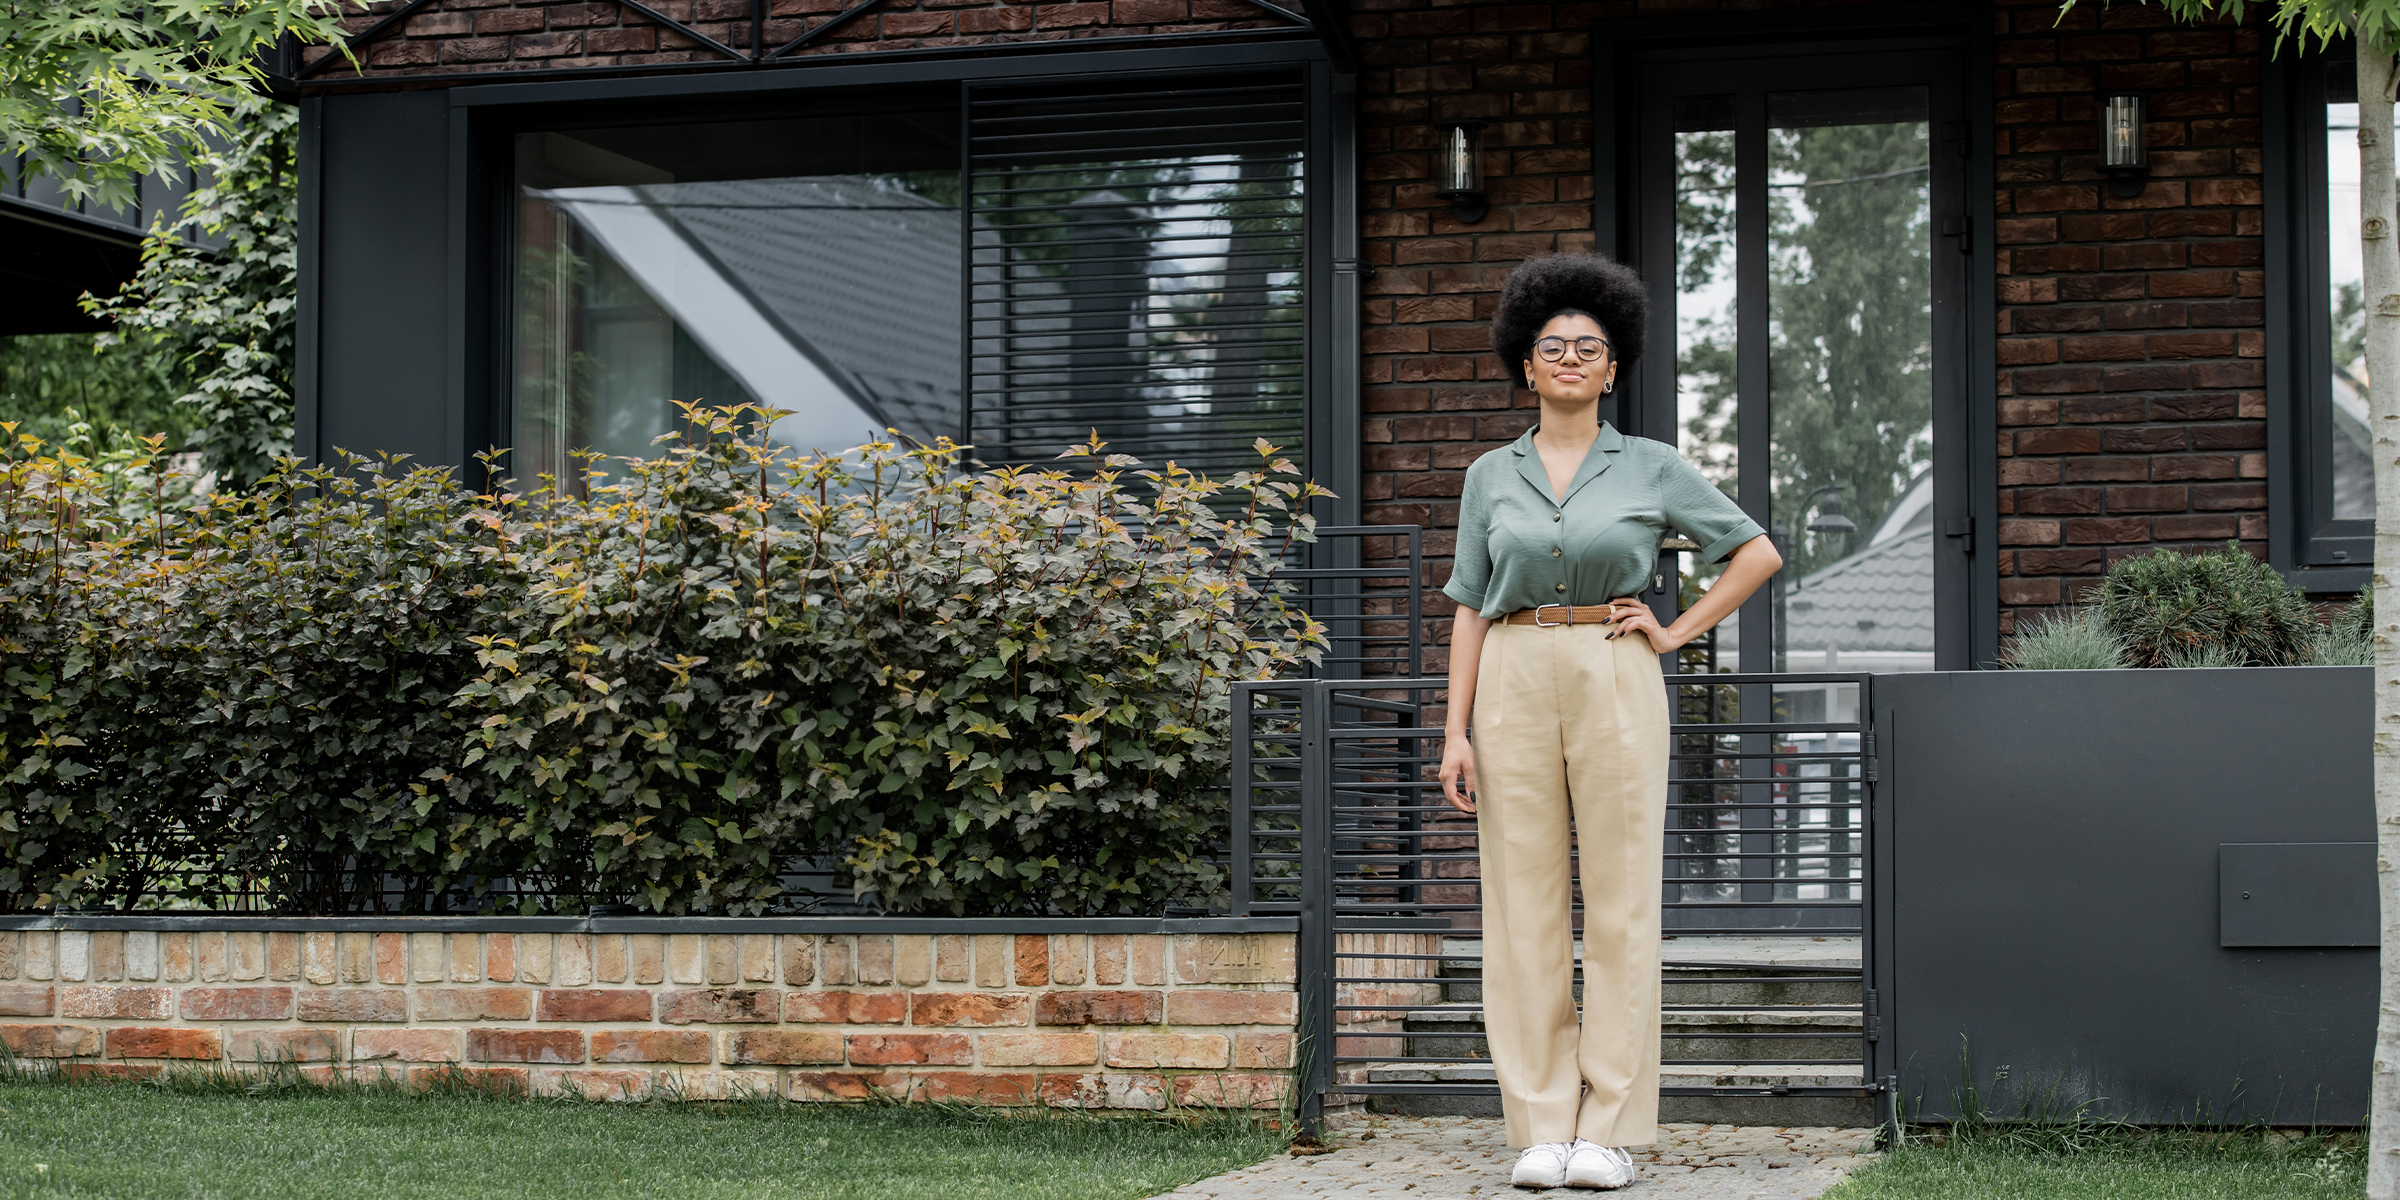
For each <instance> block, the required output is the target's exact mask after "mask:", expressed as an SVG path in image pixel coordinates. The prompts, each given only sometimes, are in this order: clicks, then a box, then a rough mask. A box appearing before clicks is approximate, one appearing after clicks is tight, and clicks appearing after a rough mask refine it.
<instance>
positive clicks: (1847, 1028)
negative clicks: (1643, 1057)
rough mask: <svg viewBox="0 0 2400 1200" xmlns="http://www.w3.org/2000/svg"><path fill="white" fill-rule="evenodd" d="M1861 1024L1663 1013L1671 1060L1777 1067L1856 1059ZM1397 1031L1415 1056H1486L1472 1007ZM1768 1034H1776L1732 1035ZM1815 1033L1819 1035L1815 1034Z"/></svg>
mask: <svg viewBox="0 0 2400 1200" xmlns="http://www.w3.org/2000/svg"><path fill="white" fill-rule="evenodd" d="M1864 1024H1865V1021H1864V1018H1863V1017H1862V1016H1861V1014H1860V1013H1859V1011H1858V1010H1857V1009H1818V1010H1809V1009H1761V1008H1742V1009H1731V1010H1720V1011H1707V1012H1690V1011H1681V1010H1674V1009H1670V1010H1669V1011H1667V1012H1664V1013H1662V1014H1661V1015H1660V1029H1659V1032H1660V1035H1661V1038H1662V1046H1661V1049H1662V1050H1663V1052H1664V1054H1665V1056H1666V1057H1668V1058H1698V1059H1711V1060H1716V1061H1721V1062H1733V1063H1744V1062H1774V1061H1779V1060H1782V1059H1790V1058H1847V1057H1851V1056H1854V1055H1856V1054H1858V1053H1859V1042H1858V1039H1859V1032H1860V1030H1861V1029H1862V1028H1863V1026H1864ZM1401 1028H1402V1029H1403V1030H1405V1031H1406V1032H1407V1033H1408V1034H1409V1035H1410V1036H1409V1037H1408V1038H1407V1040H1406V1042H1405V1045H1406V1046H1407V1047H1408V1050H1407V1053H1408V1054H1409V1055H1410V1056H1411V1057H1416V1058H1436V1057H1444V1058H1484V1057H1487V1055H1488V1053H1489V1052H1488V1051H1487V1050H1486V1049H1485V1047H1484V1042H1483V1039H1482V1038H1481V1037H1478V1036H1473V1035H1478V1034H1481V1033H1482V1032H1483V1031H1484V1025H1483V1013H1482V1011H1481V1010H1480V1009H1479V1008H1477V1007H1475V1006H1472V1005H1443V1006H1440V1007H1434V1008H1419V1009H1412V1010H1410V1011H1409V1013H1408V1014H1407V1015H1406V1016H1405V1017H1403V1018H1402V1021H1401ZM1747 1034H1762V1035H1763V1034H1772V1035H1780V1036H1758V1037H1749V1036H1734V1035H1747ZM1812 1035H1820V1036H1812Z"/></svg>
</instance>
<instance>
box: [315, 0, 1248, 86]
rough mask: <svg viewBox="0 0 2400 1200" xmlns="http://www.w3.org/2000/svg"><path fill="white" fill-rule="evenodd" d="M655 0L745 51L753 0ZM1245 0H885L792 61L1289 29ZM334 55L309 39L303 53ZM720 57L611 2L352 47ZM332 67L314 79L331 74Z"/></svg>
mask: <svg viewBox="0 0 2400 1200" xmlns="http://www.w3.org/2000/svg"><path fill="white" fill-rule="evenodd" d="M400 6H401V0H374V2H373V3H371V4H367V5H363V6H361V8H360V12H359V15H357V16H355V17H352V18H350V19H349V20H348V21H347V24H348V25H349V27H350V28H351V29H352V30H353V31H354V32H355V31H358V30H363V29H365V28H366V27H368V26H370V25H373V24H374V23H376V22H377V21H379V20H381V19H382V18H383V16H384V15H385V14H388V13H390V12H392V11H393V10H395V9H397V8H399V7H400ZM650 7H652V8H655V9H657V10H658V11H659V12H662V13H665V14H666V15H667V16H669V17H672V18H674V19H675V20H677V21H680V22H682V23H684V24H686V25H688V26H690V27H691V28H693V29H695V30H697V31H699V32H700V33H702V34H705V35H707V36H708V37H710V38H713V39H715V40H717V41H719V42H722V43H724V44H725V45H728V46H732V47H735V48H736V49H741V50H745V51H746V50H749V49H750V48H751V47H750V0H656V2H655V3H653V4H651V6H650ZM846 7H848V0H772V2H771V4H770V5H769V8H768V17H767V21H766V25H765V37H764V40H763V45H764V46H765V47H766V48H768V49H773V48H774V47H777V46H780V45H783V44H784V43H786V42H789V41H791V40H792V39H793V38H796V37H798V36H800V34H801V33H802V32H803V31H804V30H807V29H813V28H815V27H817V26H818V25H821V24H823V23H824V22H825V21H826V20H827V19H828V18H829V17H831V16H833V15H834V14H835V13H838V12H840V11H841V10H842V9H844V8H846ZM1289 26H1290V22H1288V21H1285V20H1283V19H1282V18H1280V17H1277V16H1275V15H1274V14H1272V13H1269V12H1267V11H1266V10H1264V9H1261V8H1259V7H1258V6H1257V5H1255V4H1251V3H1249V2H1248V0H1034V2H1031V3H1012V2H1007V0H885V2H884V3H882V4H878V5H875V6H874V7H872V8H870V9H868V10H866V11H864V12H862V13H860V14H858V15H857V16H854V17H851V18H849V19H848V20H845V21H844V22H842V24H841V25H839V26H837V27H836V28H835V29H833V31H832V32H830V33H827V34H825V35H823V37H822V38H821V39H820V40H818V41H816V42H813V43H811V44H810V45H808V46H804V47H802V48H801V49H799V50H796V51H793V52H792V54H791V57H802V56H808V55H821V54H849V53H857V52H860V51H871V50H919V49H929V48H935V47H943V46H969V45H982V44H993V43H1005V42H1044V41H1065V40H1070V39H1076V38H1097V37H1125V36H1132V35H1142V34H1158V33H1205V32H1209V31H1213V30H1232V29H1254V28H1270V27H1289ZM329 53H331V51H330V50H329V49H327V48H325V47H315V48H312V49H310V50H308V51H307V52H306V53H305V54H304V56H303V57H304V61H307V62H312V63H313V62H315V61H317V60H318V59H321V58H323V57H324V56H325V55H327V54H329ZM724 57H725V56H724V55H722V54H720V53H718V52H716V51H714V50H712V49H709V48H708V47H706V46H704V45H702V44H701V43H700V42H698V41H695V40H694V39H692V38H691V37H689V36H687V35H685V34H683V33H680V32H677V31H676V30H674V29H671V28H668V27H666V26H663V25H660V24H659V23H658V22H656V21H653V20H651V19H650V18H648V17H645V16H643V15H642V14H641V13H639V12H637V11H635V10H633V9H631V8H627V7H624V6H622V5H619V4H615V3H612V2H611V0H590V2H588V3H587V2H583V0H574V2H561V3H541V2H539V0H437V2H436V3H433V4H430V5H428V6H426V7H425V8H424V9H422V10H420V11H418V12H416V13H413V14H411V15H410V16H409V17H407V18H406V19H405V20H404V21H402V22H401V25H400V28H398V29H397V30H394V31H391V32H388V33H386V34H385V35H383V36H381V37H379V38H377V39H376V40H375V41H374V42H373V43H371V44H370V45H368V46H367V47H366V48H365V50H364V52H363V53H361V54H360V55H359V60H360V62H361V63H362V64H363V65H364V67H365V68H366V72H365V73H366V74H368V75H440V74H458V73H464V72H474V71H523V70H550V69H556V68H564V67H617V66H647V65H652V64H657V63H682V62H709V61H720V62H721V61H724ZM349 74H350V72H349V69H348V68H346V67H344V66H341V65H340V64H336V65H334V66H331V67H328V68H326V69H325V70H324V71H322V72H319V73H318V74H317V75H316V76H315V77H313V78H314V80H331V79H340V78H344V77H347V76H349Z"/></svg>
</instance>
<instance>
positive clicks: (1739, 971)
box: [1368, 933, 1875, 1127]
mask: <svg viewBox="0 0 2400 1200" xmlns="http://www.w3.org/2000/svg"><path fill="white" fill-rule="evenodd" d="M1443 953H1444V955H1446V956H1448V957H1445V958H1444V959H1443V961H1442V962H1441V964H1440V966H1439V970H1438V974H1439V976H1440V979H1441V983H1442V1000H1443V1001H1444V1003H1442V1004H1439V1005H1429V1006H1425V1007H1420V1008H1417V1009H1413V1010H1410V1011H1409V1012H1408V1014H1407V1015H1406V1017H1405V1019H1404V1020H1403V1021H1402V1029H1403V1030H1404V1031H1405V1034H1406V1036H1405V1038H1404V1040H1403V1042H1402V1044H1403V1045H1404V1046H1405V1047H1406V1049H1405V1050H1404V1051H1403V1053H1406V1054H1408V1055H1409V1056H1411V1057H1419V1058H1456V1059H1462V1060H1472V1059H1478V1058H1483V1057H1485V1055H1486V1054H1487V1051H1486V1050H1485V1048H1484V1043H1483V1039H1481V1038H1480V1037H1473V1036H1469V1035H1472V1034H1480V1033H1481V1032H1483V1017H1482V1014H1481V1013H1480V1012H1479V1011H1477V1006H1478V1005H1480V1004H1481V1002H1482V997H1483V986H1482V984H1483V980H1482V974H1483V972H1482V964H1481V961H1480V960H1481V957H1482V953H1483V942H1482V939H1481V938H1480V937H1479V936H1477V935H1475V934H1472V933H1466V934H1459V935H1456V936H1453V937H1450V938H1447V939H1445V940H1444V944H1443ZM1575 953H1576V958H1577V960H1578V961H1579V962H1580V960H1581V958H1582V954H1583V946H1582V943H1581V942H1580V941H1578V942H1577V944H1576V947H1575ZM1660 957H1661V958H1662V959H1663V961H1664V967H1665V978H1664V981H1663V982H1664V999H1665V1002H1666V1009H1667V1011H1665V1012H1663V1013H1662V1014H1661V1029H1660V1032H1661V1034H1662V1035H1663V1044H1662V1047H1661V1048H1662V1050H1663V1051H1664V1056H1665V1057H1667V1058H1670V1059H1677V1058H1680V1059H1705V1060H1716V1061H1717V1062H1722V1063H1724V1064H1725V1065H1722V1066H1717V1065H1710V1066H1684V1067H1672V1066H1671V1067H1668V1068H1667V1069H1666V1070H1667V1072H1668V1074H1666V1075H1664V1076H1662V1078H1661V1080H1660V1083H1661V1084H1662V1085H1663V1086H1666V1087H1680V1088H1727V1089H1751V1088H1768V1087H1775V1086H1779V1085H1780V1086H1785V1087H1856V1086H1858V1085H1859V1083H1860V1072H1859V1070H1858V1068H1856V1067H1828V1066H1818V1065H1805V1064H1784V1063H1777V1062H1774V1061H1771V1060H1773V1059H1776V1058H1848V1057H1854V1056H1856V1055H1857V1054H1858V1053H1859V1034H1860V1029H1861V1025H1862V1020H1863V1019H1862V1017H1861V1015H1860V1011H1859V1009H1858V1008H1857V1007H1855V1006H1856V1005H1858V1004H1859V1003H1860V1001H1861V999H1862V993H1861V990H1860V983H1859V980H1858V977H1857V975H1856V972H1857V971H1858V969H1859V962H1860V945H1859V940H1858V939H1857V938H1855V937H1819V936H1813V935H1812V936H1782V937H1670V938H1667V939H1665V940H1664V941H1663V942H1662V943H1661V945H1660ZM1845 976H1846V977H1845ZM1577 990H1578V992H1579V993H1580V991H1581V989H1580V988H1579V989H1577ZM1695 1008H1699V1009H1705V1010H1707V1011H1693V1010H1694V1009H1695ZM1737 1033H1739V1034H1749V1033H1783V1034H1801V1035H1821V1036H1800V1037H1772V1038H1766V1037H1759V1038H1752V1037H1729V1036H1726V1035H1728V1034H1737ZM1368 1077H1369V1079H1371V1080H1372V1081H1374V1082H1378V1083H1408V1082H1418V1083H1480V1084H1489V1083H1491V1082H1492V1069H1491V1067H1490V1066H1488V1065H1486V1064H1483V1063H1478V1062H1473V1061H1461V1062H1453V1063H1388V1064H1380V1065H1373V1066H1370V1067H1369V1069H1368ZM1371 1107H1373V1108H1374V1109H1375V1110H1376V1111H1379V1112H1390V1113H1405V1114H1413V1115H1424V1116H1441V1115H1455V1116H1497V1115H1499V1113H1500V1098H1499V1097H1498V1096H1497V1095H1488V1096H1472V1095H1470V1096H1454V1095H1431V1096H1410V1095H1379V1096H1375V1097H1373V1098H1372V1100H1371ZM1659 1119H1660V1120H1662V1121H1693V1122H1708V1123H1726V1124H1744V1125H1780V1126H1793V1125H1833V1126H1850V1127H1855V1126H1861V1125H1870V1124H1873V1123H1874V1120H1875V1108H1874V1104H1873V1102H1872V1100H1870V1099H1865V1098H1846V1097H1837V1098H1825V1097H1798V1096H1666V1097H1662V1098H1661V1099H1660V1108H1659Z"/></svg>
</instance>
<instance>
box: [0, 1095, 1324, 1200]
mask: <svg viewBox="0 0 2400 1200" xmlns="http://www.w3.org/2000/svg"><path fill="white" fill-rule="evenodd" d="M1280 1148H1281V1142H1280V1141H1279V1139H1278V1138H1277V1137H1276V1136H1275V1135H1274V1134H1272V1133H1271V1132H1269V1131H1267V1130H1264V1129H1262V1128H1260V1127H1259V1126H1258V1125H1257V1124H1256V1123H1254V1122H1250V1121H1243V1120H1233V1119H1227V1120H1219V1121H1211V1122H1206V1123H1199V1124H1178V1123H1172V1122H1168V1121H1162V1120H1143V1119H1114V1120H1112V1119H1105V1118H1098V1117H1084V1116H1079V1115H1056V1114H1048V1113H1037V1114H1032V1115H1017V1116H1002V1115H991V1114H984V1113H977V1112H972V1111H965V1112H962V1111H959V1110H955V1109H947V1108H931V1107H924V1106H919V1107H913V1108H902V1107H885V1106H877V1107H859V1106H831V1105H820V1106H806V1105H776V1104H773V1103H748V1104H716V1105H711V1104H691V1105H681V1106H671V1105H664V1104H653V1105H609V1104H599V1103H578V1102H567V1101H539V1100H517V1099H491V1098H480V1097H473V1096H441V1095H429V1096H402V1095H391V1094H375V1093H350V1094H338V1093H335V1094H329V1093H312V1092H308V1091H301V1090H297V1089H285V1090H281V1091H278V1092H274V1093H270V1094H264V1095H255V1096H253V1095H242V1094H238V1093H234V1094H225V1093H216V1094H211V1093H208V1092H205V1091H195V1090H192V1089H176V1090H167V1089H161V1088H156V1087H149V1086H143V1085H124V1084H120V1085H116V1086H64V1085H59V1084H52V1083H0V1197H9V1198H14V1197H43V1198H45V1200H47V1198H49V1197H64V1196H108V1197H119V1196H121V1197H140V1198H141V1200H175V1198H183V1197H190V1198H195V1200H196V1198H200V1197H228V1198H232V1197H239V1198H241V1200H282V1198H284V1197H294V1198H298V1197H307V1198H309V1200H318V1198H321V1197H341V1198H342V1200H377V1198H381V1197H393V1198H395V1200H397V1198H400V1197H407V1198H410V1200H419V1198H425V1197H439V1198H443V1200H449V1198H454V1197H455V1198H473V1197H494V1198H495V1200H497V1198H503V1197H505V1198H507V1200H545V1198H548V1197H558V1198H560V1200H569V1198H572V1200H584V1198H587V1197H593V1196H607V1197H612V1198H614V1197H620V1196H623V1197H647V1196H659V1197H675V1198H676V1200H717V1198H720V1197H724V1198H730V1197H743V1198H745V1200H747V1198H751V1197H758V1198H768V1197H773V1198H776V1200H782V1198H785V1197H792V1198H799V1197H807V1198H809V1200H815V1198H818V1197H825V1198H841V1200H851V1198H856V1200H890V1198H901V1200H916V1198H919V1197H940V1198H941V1200H981V1198H983V1197H1009V1198H1011V1200H1100V1198H1103V1197H1107V1198H1112V1200H1113V1198H1118V1197H1124V1198H1131V1197H1141V1196H1151V1195H1155V1194H1157V1193H1159V1192H1163V1191H1166V1190H1168V1189H1170V1188H1173V1187H1176V1186H1179V1185H1181V1184H1184V1183H1189V1182H1191V1181H1193V1180H1196V1179H1202V1178H1205V1177H1207V1176H1209V1175H1214V1174H1216V1173H1218V1172H1220V1171H1225V1170H1229V1169H1231V1168H1234V1167H1238V1166H1243V1165H1246V1164H1249V1163H1253V1162H1257V1161H1258V1160H1260V1159H1262V1158H1264V1157H1266V1156H1267V1155H1269V1154H1271V1153H1274V1152H1275V1151H1277V1150H1278V1149H1280Z"/></svg>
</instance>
